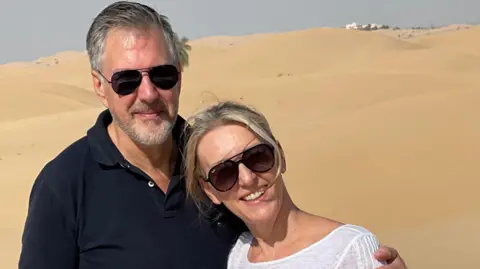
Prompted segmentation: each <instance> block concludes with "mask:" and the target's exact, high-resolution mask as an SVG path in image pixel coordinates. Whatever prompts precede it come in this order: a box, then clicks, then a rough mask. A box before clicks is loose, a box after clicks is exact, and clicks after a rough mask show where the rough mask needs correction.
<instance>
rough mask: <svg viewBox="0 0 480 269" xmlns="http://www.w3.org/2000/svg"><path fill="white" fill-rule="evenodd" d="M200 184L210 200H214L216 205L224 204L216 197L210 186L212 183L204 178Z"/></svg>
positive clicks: (200, 180)
mask: <svg viewBox="0 0 480 269" xmlns="http://www.w3.org/2000/svg"><path fill="white" fill-rule="evenodd" d="M198 182H199V183H200V186H201V187H202V190H203V192H204V193H205V194H206V195H207V196H208V198H210V200H212V202H213V203H214V204H216V205H219V204H221V203H222V202H221V201H220V200H219V199H218V198H217V196H216V195H215V190H214V189H213V187H212V186H211V185H210V183H208V182H207V181H205V179H204V178H200V179H199V180H198Z"/></svg>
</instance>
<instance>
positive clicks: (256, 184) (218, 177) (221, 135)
mask: <svg viewBox="0 0 480 269" xmlns="http://www.w3.org/2000/svg"><path fill="white" fill-rule="evenodd" d="M197 155H198V160H199V165H200V169H201V170H202V172H203V175H205V176H208V175H210V177H209V179H210V180H211V182H210V183H208V182H206V181H205V180H203V179H200V183H201V185H202V188H203V190H204V191H205V193H206V194H207V195H208V196H209V197H210V199H211V200H212V201H213V202H214V203H216V204H220V203H223V204H224V205H225V206H226V207H227V208H228V209H229V210H230V211H232V213H234V214H235V215H237V216H238V217H239V218H241V219H242V220H243V221H244V222H245V223H246V224H247V225H248V224H249V223H258V222H263V221H269V220H274V219H276V217H277V215H278V212H279V210H280V208H281V205H282V202H283V193H284V191H285V189H284V184H283V180H282V177H281V175H280V176H278V177H276V174H277V170H278V166H275V165H274V162H275V161H274V158H275V157H274V156H275V155H274V152H273V147H271V146H269V145H267V144H264V143H262V142H261V141H260V140H259V139H258V138H257V137H256V136H255V135H254V134H253V133H252V132H251V131H250V130H248V129H247V128H245V127H244V126H241V125H236V124H231V125H226V126H221V127H217V128H215V129H214V130H212V131H210V132H208V133H207V134H206V135H205V136H204V137H203V138H202V139H201V140H200V141H199V144H198V147H197ZM282 156H283V153H282ZM232 161H233V162H232ZM239 161H240V162H239ZM280 161H281V162H282V163H284V160H283V157H282V160H280ZM282 167H285V166H284V165H282ZM282 172H284V171H282ZM235 180H236V182H235ZM212 184H213V185H212ZM215 187H216V188H215ZM219 189H220V190H219ZM221 190H224V191H221Z"/></svg>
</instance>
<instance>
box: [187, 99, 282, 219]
mask: <svg viewBox="0 0 480 269" xmlns="http://www.w3.org/2000/svg"><path fill="white" fill-rule="evenodd" d="M187 122H188V123H189V124H187V125H186V126H185V128H186V130H185V133H186V134H188V135H187V136H188V140H187V142H186V145H185V150H184V153H183V155H184V156H183V157H184V173H185V180H186V188H187V197H189V198H192V199H193V201H194V203H195V204H196V205H197V207H198V208H199V209H200V211H201V213H205V212H206V211H208V210H209V209H210V208H211V206H212V204H211V202H210V200H209V199H208V198H207V197H206V195H205V194H204V193H203V190H202V189H201V186H200V183H199V180H203V179H202V178H204V177H205V176H204V174H203V172H202V171H200V168H199V163H198V158H197V147H198V143H199V142H200V140H201V138H202V137H203V136H205V134H207V133H208V132H210V131H211V130H213V129H215V128H217V127H220V126H224V125H228V124H239V125H241V126H245V127H246V128H248V130H249V131H251V132H252V133H253V134H254V135H255V136H256V137H257V138H258V139H259V140H260V141H262V142H264V143H267V144H270V145H271V146H272V147H273V148H274V155H275V166H276V167H277V171H276V173H277V174H276V176H278V175H279V174H280V173H281V171H282V168H283V167H282V162H281V160H282V153H281V148H280V145H279V143H278V141H277V140H276V139H275V136H274V135H273V133H272V130H271V128H270V125H269V123H268V121H267V119H266V118H265V116H264V115H263V114H261V113H260V112H258V111H256V110H255V109H254V108H253V107H250V106H247V105H244V104H241V103H238V102H234V101H223V102H219V103H217V104H215V105H212V106H210V107H208V108H206V109H204V110H203V111H200V112H198V113H196V114H195V115H193V116H191V117H189V118H188V119H187Z"/></svg>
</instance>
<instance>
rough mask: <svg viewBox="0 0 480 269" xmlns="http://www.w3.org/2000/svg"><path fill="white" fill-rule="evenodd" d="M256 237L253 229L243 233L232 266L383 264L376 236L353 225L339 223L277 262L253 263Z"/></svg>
mask: <svg viewBox="0 0 480 269" xmlns="http://www.w3.org/2000/svg"><path fill="white" fill-rule="evenodd" d="M252 239H253V237H252V235H251V234H250V233H249V232H244V233H242V234H241V235H240V237H239V238H238V240H237V242H236V243H235V245H234V246H233V248H232V249H231V251H230V256H229V258H228V268H229V269H230V268H252V269H265V268H269V269H270V268H276V269H299V268H301V269H313V268H315V269H373V268H377V267H380V266H382V265H383V264H382V263H380V262H379V261H377V260H376V259H375V257H374V256H373V253H374V252H375V251H376V250H377V249H378V247H379V243H378V241H377V239H376V237H375V235H373V234H372V233H371V232H369V231H368V230H366V229H365V228H363V227H360V226H356V225H351V224H345V225H342V226H339V227H338V228H336V229H335V230H333V231H332V232H330V233H329V234H328V235H327V236H325V237H324V238H323V239H321V240H319V241H317V242H316V243H314V244H312V245H310V246H309V247H307V248H304V249H302V250H300V251H298V252H296V253H294V254H292V255H290V256H287V257H284V258H281V259H277V260H274V261H267V262H258V263H252V262H250V261H249V260H248V257H247V254H248V251H249V249H250V243H251V242H252Z"/></svg>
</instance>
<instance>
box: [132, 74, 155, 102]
mask: <svg viewBox="0 0 480 269" xmlns="http://www.w3.org/2000/svg"><path fill="white" fill-rule="evenodd" d="M137 97H138V99H139V100H140V101H143V102H145V103H155V102H156V101H157V99H158V97H159V93H158V90H157V87H155V85H154V84H153V83H152V81H151V80H150V77H149V76H148V73H147V72H143V73H142V82H141V83H140V85H138V89H137Z"/></svg>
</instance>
